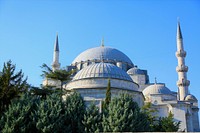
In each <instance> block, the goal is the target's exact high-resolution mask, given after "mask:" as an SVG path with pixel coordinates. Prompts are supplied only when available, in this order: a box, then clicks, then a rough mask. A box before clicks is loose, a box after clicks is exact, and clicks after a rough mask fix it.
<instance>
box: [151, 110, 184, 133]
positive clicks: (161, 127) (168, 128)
mask: <svg viewBox="0 0 200 133" xmlns="http://www.w3.org/2000/svg"><path fill="white" fill-rule="evenodd" d="M179 126H180V121H178V122H175V121H174V119H173V114H172V113H171V112H169V115H168V116H167V117H160V118H159V120H158V122H157V124H156V125H155V126H154V131H156V132H177V131H178V130H179Z"/></svg>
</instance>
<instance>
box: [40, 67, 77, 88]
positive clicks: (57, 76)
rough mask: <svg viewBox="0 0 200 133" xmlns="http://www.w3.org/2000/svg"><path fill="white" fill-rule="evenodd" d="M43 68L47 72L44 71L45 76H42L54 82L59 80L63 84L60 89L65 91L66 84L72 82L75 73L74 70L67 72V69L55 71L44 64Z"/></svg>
mask: <svg viewBox="0 0 200 133" xmlns="http://www.w3.org/2000/svg"><path fill="white" fill-rule="evenodd" d="M41 67H42V68H43V69H45V70H43V71H42V72H43V74H42V76H43V77H46V78H50V79H54V80H58V81H60V82H61V84H60V89H61V90H63V84H64V82H66V81H68V80H70V76H71V75H72V74H73V73H74V72H75V71H74V70H72V71H67V70H65V69H59V70H55V71H53V70H52V69H51V68H50V67H48V66H47V65H46V64H43V65H42V66H41Z"/></svg>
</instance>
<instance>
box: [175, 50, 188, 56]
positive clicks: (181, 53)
mask: <svg viewBox="0 0 200 133" xmlns="http://www.w3.org/2000/svg"><path fill="white" fill-rule="evenodd" d="M185 56H186V52H185V51H183V50H179V51H176V57H185Z"/></svg>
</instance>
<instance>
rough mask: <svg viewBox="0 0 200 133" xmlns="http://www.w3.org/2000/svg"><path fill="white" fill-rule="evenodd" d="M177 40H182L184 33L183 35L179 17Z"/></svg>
mask: <svg viewBox="0 0 200 133" xmlns="http://www.w3.org/2000/svg"><path fill="white" fill-rule="evenodd" d="M176 37H177V38H179V39H182V38H183V37H182V33H181V26H180V20H179V17H178V25H177V35H176Z"/></svg>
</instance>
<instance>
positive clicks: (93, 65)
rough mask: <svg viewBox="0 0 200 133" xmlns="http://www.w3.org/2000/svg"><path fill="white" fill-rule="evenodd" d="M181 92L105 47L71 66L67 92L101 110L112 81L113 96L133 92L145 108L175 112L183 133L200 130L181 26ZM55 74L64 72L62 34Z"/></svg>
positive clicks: (47, 81)
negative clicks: (148, 104)
mask: <svg viewBox="0 0 200 133" xmlns="http://www.w3.org/2000/svg"><path fill="white" fill-rule="evenodd" d="M176 57H177V60H178V66H177V67H176V71H177V73H178V81H177V86H178V91H177V92H173V91H171V90H170V89H169V88H167V86H166V85H165V84H164V83H157V82H156V81H155V83H150V81H149V75H148V73H147V70H142V69H140V68H138V67H137V66H135V65H134V64H133V63H132V61H131V60H130V59H129V57H128V56H126V55H125V54H124V53H123V52H121V51H119V50H117V49H115V48H111V47H107V46H104V41H103V40H102V43H101V46H99V47H94V48H90V49H88V50H86V51H83V52H82V53H80V54H79V55H78V56H77V57H76V58H75V59H74V61H73V62H72V64H71V65H69V66H67V67H66V69H67V70H68V71H70V70H72V69H74V70H76V73H75V74H74V75H72V77H71V81H69V82H67V83H65V84H64V85H63V87H64V88H65V89H66V90H71V91H73V90H76V91H78V92H79V93H80V94H81V96H82V97H83V98H84V101H85V102H86V104H87V103H89V102H91V101H95V103H96V105H97V106H99V107H101V104H102V101H103V100H104V99H105V94H106V88H107V85H108V80H110V83H111V94H112V97H114V96H117V95H118V94H119V93H121V92H126V93H129V94H130V95H131V96H132V97H133V99H134V101H136V102H137V103H138V105H139V106H140V107H141V106H143V105H144V103H145V102H151V103H152V108H154V109H156V110H157V112H156V115H157V116H160V117H165V116H168V113H169V112H170V111H171V112H172V113H173V114H174V120H175V121H181V125H180V130H181V131H190V132H194V131H200V129H199V117H198V111H199V108H198V100H197V99H196V98H195V96H194V95H192V94H190V93H189V88H188V87H189V85H190V81H189V80H188V79H187V71H188V67H187V66H186V65H185V57H186V51H185V50H184V46H183V37H182V33H181V28H180V23H179V22H178V25H177V52H176ZM52 69H53V71H55V70H57V69H60V63H59V45H58V35H57V37H56V41H55V47H54V55H53V64H52ZM43 85H52V86H60V82H59V81H55V80H53V79H47V78H46V79H45V80H44V81H43Z"/></svg>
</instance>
